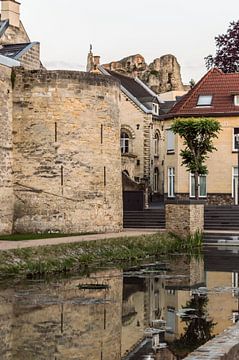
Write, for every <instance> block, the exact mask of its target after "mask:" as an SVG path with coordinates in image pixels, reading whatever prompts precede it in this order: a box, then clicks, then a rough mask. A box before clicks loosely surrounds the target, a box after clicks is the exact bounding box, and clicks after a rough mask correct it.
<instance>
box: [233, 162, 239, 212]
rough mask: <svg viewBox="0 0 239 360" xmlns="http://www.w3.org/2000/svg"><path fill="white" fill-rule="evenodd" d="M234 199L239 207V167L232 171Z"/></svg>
mask: <svg viewBox="0 0 239 360" xmlns="http://www.w3.org/2000/svg"><path fill="white" fill-rule="evenodd" d="M232 197H233V198H234V202H235V205H238V167H233V169H232Z"/></svg>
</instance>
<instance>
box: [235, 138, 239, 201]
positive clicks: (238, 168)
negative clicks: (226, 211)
mask: <svg viewBox="0 0 239 360" xmlns="http://www.w3.org/2000/svg"><path fill="white" fill-rule="evenodd" d="M235 149H236V150H237V205H239V134H235Z"/></svg>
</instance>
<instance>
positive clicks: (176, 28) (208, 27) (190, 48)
mask: <svg viewBox="0 0 239 360" xmlns="http://www.w3.org/2000/svg"><path fill="white" fill-rule="evenodd" d="M20 2H21V19H22V21H23V23H24V26H25V28H26V30H27V32H28V34H29V36H30V38H31V41H40V42H41V59H42V61H43V64H44V65H45V66H46V68H48V69H63V68H65V69H74V70H75V69H76V70H77V69H79V70H81V71H84V70H85V67H86V58H87V53H88V51H89V46H90V44H92V45H93V52H94V55H100V56H101V63H102V64H103V63H108V62H111V61H114V60H120V59H122V58H124V57H126V56H128V55H133V54H141V55H143V56H144V58H145V60H146V62H147V63H150V62H152V61H153V60H154V59H155V58H157V57H160V56H162V55H165V54H173V55H175V56H176V57H177V59H178V62H179V63H180V65H181V73H182V78H183V81H184V83H188V82H189V81H190V79H194V80H196V81H198V80H199V79H200V78H201V77H202V76H203V75H204V74H205V72H206V68H205V62H204V57H205V56H207V55H209V54H214V53H215V40H214V38H215V36H216V35H218V34H223V33H225V32H226V30H227V28H228V26H229V23H230V22H231V21H233V20H238V17H239V1H238V0H227V1H225V0H223V1H222V0H199V1H198V0H170V1H169V0H144V1H143V0H120V1H109V0H100V1H99V0H91V1H89V0H88V1H87V0H84V1H83V0H20Z"/></svg>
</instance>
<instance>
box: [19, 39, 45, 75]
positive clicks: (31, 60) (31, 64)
mask: <svg viewBox="0 0 239 360" xmlns="http://www.w3.org/2000/svg"><path fill="white" fill-rule="evenodd" d="M19 61H20V62H21V66H23V67H24V69H26V70H38V69H40V68H41V62H40V44H39V43H36V44H35V45H33V46H32V47H31V49H29V50H28V51H27V52H26V53H25V54H24V55H23V56H21V57H20V59H19Z"/></svg>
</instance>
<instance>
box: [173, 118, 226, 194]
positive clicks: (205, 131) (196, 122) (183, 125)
mask: <svg viewBox="0 0 239 360" xmlns="http://www.w3.org/2000/svg"><path fill="white" fill-rule="evenodd" d="M171 129H172V131H173V132H174V134H178V135H179V136H180V137H181V138H182V139H183V140H184V142H183V145H184V146H185V148H184V149H182V150H181V152H180V155H181V157H182V159H183V160H182V165H185V166H186V168H187V171H189V172H190V173H192V174H194V177H195V198H196V199H197V200H198V198H199V196H198V195H199V192H198V184H199V181H198V180H199V175H206V174H207V173H208V170H207V166H206V164H205V161H206V159H207V158H208V153H211V152H213V151H214V150H216V148H215V147H214V146H213V139H215V138H217V137H218V133H219V131H220V129H221V125H220V123H219V122H218V121H217V120H215V119H211V118H193V117H191V118H187V119H181V118H179V119H176V120H175V121H174V123H173V125H172V127H171Z"/></svg>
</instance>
